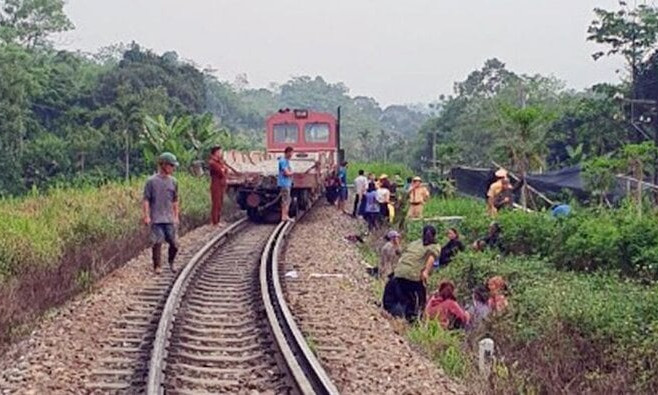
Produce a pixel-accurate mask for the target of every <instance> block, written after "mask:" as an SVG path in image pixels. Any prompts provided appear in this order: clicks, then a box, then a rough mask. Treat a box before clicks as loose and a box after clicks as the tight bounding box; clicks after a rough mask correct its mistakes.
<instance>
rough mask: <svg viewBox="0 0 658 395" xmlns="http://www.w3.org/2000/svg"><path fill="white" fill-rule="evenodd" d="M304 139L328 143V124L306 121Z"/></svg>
mask: <svg viewBox="0 0 658 395" xmlns="http://www.w3.org/2000/svg"><path fill="white" fill-rule="evenodd" d="M304 140H306V142H307V143H328V142H329V124H328V123H319V122H314V123H307V124H306V125H304Z"/></svg>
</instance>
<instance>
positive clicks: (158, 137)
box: [140, 115, 196, 166]
mask: <svg viewBox="0 0 658 395" xmlns="http://www.w3.org/2000/svg"><path fill="white" fill-rule="evenodd" d="M191 125H192V120H191V118H190V117H189V116H183V117H180V118H179V117H173V118H172V119H171V120H170V121H169V122H167V120H166V119H165V118H164V116H162V115H158V116H156V117H155V118H153V117H150V116H146V118H145V119H144V127H143V130H142V133H141V136H140V145H141V147H142V151H143V152H144V157H145V158H146V160H147V161H148V162H150V163H155V161H156V158H157V157H158V155H160V154H161V153H162V152H171V153H173V154H174V155H176V157H177V158H178V161H179V162H180V163H181V165H182V166H189V165H190V164H191V163H192V160H193V159H194V157H195V156H196V155H195V154H196V152H195V149H194V146H193V145H192V144H191V143H190V138H189V134H190V127H191Z"/></svg>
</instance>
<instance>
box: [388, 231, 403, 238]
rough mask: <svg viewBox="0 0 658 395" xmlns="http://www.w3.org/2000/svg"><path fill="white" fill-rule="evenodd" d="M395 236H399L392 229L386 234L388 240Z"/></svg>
mask: <svg viewBox="0 0 658 395" xmlns="http://www.w3.org/2000/svg"><path fill="white" fill-rule="evenodd" d="M396 237H400V234H399V233H398V232H396V231H394V230H391V231H389V232H388V233H387V234H386V238H388V239H389V240H392V239H395V238H396Z"/></svg>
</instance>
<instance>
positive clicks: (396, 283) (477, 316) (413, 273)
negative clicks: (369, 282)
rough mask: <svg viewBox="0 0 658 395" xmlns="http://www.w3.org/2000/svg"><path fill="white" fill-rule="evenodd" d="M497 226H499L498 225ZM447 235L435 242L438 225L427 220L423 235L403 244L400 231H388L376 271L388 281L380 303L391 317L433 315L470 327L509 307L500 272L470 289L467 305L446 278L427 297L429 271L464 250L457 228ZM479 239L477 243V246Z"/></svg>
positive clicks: (447, 322)
mask: <svg viewBox="0 0 658 395" xmlns="http://www.w3.org/2000/svg"><path fill="white" fill-rule="evenodd" d="M492 228H494V225H493V224H492ZM496 229H498V230H499V229H500V227H499V226H497V225H496ZM447 237H448V242H447V243H446V244H445V245H443V246H442V247H441V246H439V244H438V242H437V231H436V228H435V227H434V226H432V225H426V226H425V227H423V230H422V238H421V239H419V240H415V241H412V242H410V243H408V244H406V245H405V246H404V247H402V245H401V242H400V240H401V235H400V234H399V233H398V232H397V231H389V232H388V233H387V235H386V237H385V238H386V243H385V244H384V246H383V247H382V248H381V260H380V265H379V270H378V275H379V277H380V279H383V280H386V286H385V288H384V295H383V299H382V305H383V307H384V309H385V310H386V311H388V312H389V313H390V314H391V315H392V316H394V317H399V318H405V319H407V320H408V321H410V322H412V321H415V320H418V319H419V318H424V319H427V320H437V321H438V322H439V323H440V325H441V326H442V327H443V328H445V329H466V330H470V329H474V328H476V327H477V326H478V324H479V323H480V322H481V321H482V320H483V319H484V318H486V317H487V316H489V314H491V313H497V312H501V311H504V310H505V309H506V308H507V305H508V302H507V298H506V296H505V292H506V290H507V285H506V283H505V280H504V279H503V278H502V277H500V276H495V277H492V278H490V279H489V280H488V281H487V283H486V285H485V284H483V285H480V286H478V287H476V288H475V289H473V292H472V295H471V300H470V301H469V302H468V303H467V304H466V306H465V307H462V305H460V303H459V302H458V301H457V298H456V296H455V285H454V284H453V283H452V282H450V281H442V282H441V283H440V284H439V286H438V288H437V290H436V291H435V292H434V293H432V295H431V296H430V297H429V300H428V298H427V284H428V279H429V277H430V274H431V273H432V271H433V270H436V269H437V268H439V267H444V266H446V265H448V264H449V263H450V261H451V260H452V259H453V258H454V257H455V255H456V254H457V253H459V252H460V251H463V250H464V249H465V247H464V244H463V243H462V242H461V241H460V240H459V232H458V231H457V229H455V228H450V229H448V231H447ZM479 242H480V241H478V242H476V243H475V244H476V245H479ZM485 245H488V244H485ZM483 248H484V247H483Z"/></svg>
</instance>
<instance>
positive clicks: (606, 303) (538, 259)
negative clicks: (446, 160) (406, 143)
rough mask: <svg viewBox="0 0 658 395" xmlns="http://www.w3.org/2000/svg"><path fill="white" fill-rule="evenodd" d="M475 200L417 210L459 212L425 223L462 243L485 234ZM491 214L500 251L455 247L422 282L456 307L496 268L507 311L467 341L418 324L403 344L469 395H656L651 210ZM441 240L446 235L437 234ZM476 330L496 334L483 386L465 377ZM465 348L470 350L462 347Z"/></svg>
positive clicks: (411, 231) (656, 298)
mask: <svg viewBox="0 0 658 395" xmlns="http://www.w3.org/2000/svg"><path fill="white" fill-rule="evenodd" d="M483 207H484V204H483V203H482V202H478V201H475V200H470V199H455V200H441V199H433V200H432V201H431V202H430V203H429V204H428V205H427V207H426V214H427V216H429V217H436V216H438V215H443V216H454V215H460V216H463V219H462V220H461V222H459V223H452V224H450V223H444V222H440V221H432V220H430V221H429V222H431V223H433V224H435V225H437V226H439V228H441V229H445V228H446V227H448V226H456V227H457V228H458V229H459V230H460V231H461V232H462V238H463V240H464V242H465V243H466V244H468V243H470V242H472V241H473V240H474V239H476V238H477V237H480V236H482V235H483V234H484V233H485V232H486V228H487V226H488V224H489V221H490V219H488V218H487V217H486V216H485V215H484V208H483ZM497 220H498V221H499V222H500V224H501V226H502V231H503V233H502V236H503V237H502V240H503V246H504V253H503V254H501V253H500V252H499V251H497V250H496V251H489V252H486V253H475V252H471V251H469V252H465V253H462V254H460V255H458V256H457V259H456V260H455V261H454V262H452V263H451V264H450V265H448V266H447V267H444V268H441V269H440V270H439V271H438V272H436V273H435V274H433V276H432V277H431V279H430V285H429V289H430V291H432V290H434V289H435V288H436V287H437V286H438V284H439V282H440V281H442V280H443V279H450V280H452V281H453V282H454V283H455V284H456V286H457V290H458V295H457V296H458V299H459V300H460V301H461V302H463V303H466V302H469V301H470V291H471V290H472V289H473V287H474V286H476V285H477V284H482V283H483V282H484V281H485V280H486V279H488V278H490V277H492V276H494V275H502V276H503V277H504V278H505V279H506V280H507V281H508V285H509V290H508V293H509V298H510V306H511V307H510V309H509V311H508V312H507V313H505V314H503V315H500V316H496V317H495V318H494V319H492V320H490V321H489V322H488V323H487V324H486V325H485V327H484V328H481V329H480V330H479V331H476V332H475V333H472V334H469V335H468V336H464V334H461V333H451V332H446V331H445V330H442V329H441V328H440V327H439V326H437V325H436V324H432V323H421V324H419V325H416V326H414V327H412V328H410V329H409V332H408V336H409V337H410V339H411V340H412V341H413V342H415V343H417V344H419V345H421V346H423V347H424V348H425V349H426V350H427V351H428V353H429V354H430V355H431V356H432V358H433V359H435V360H436V361H437V363H439V364H440V365H441V366H442V367H443V368H444V369H445V370H446V371H447V372H449V373H450V374H452V375H456V376H461V377H464V376H466V377H468V380H469V383H471V384H473V387H472V389H473V390H474V391H476V392H484V391H490V390H491V389H492V387H491V385H493V389H494V391H495V392H500V393H512V392H521V393H527V392H530V393H535V392H539V393H542V392H548V393H552V392H557V391H563V390H565V389H566V388H570V389H571V390H573V391H574V392H601V391H604V390H613V392H628V391H632V392H636V393H655V391H656V390H657V389H658V381H657V380H656V375H655V374H654V372H655V368H656V365H655V363H656V361H658V354H656V352H657V351H656V350H658V315H657V314H656V311H657V310H656V309H655V305H656V303H658V287H657V286H656V282H655V281H651V279H654V280H656V279H658V271H656V264H655V262H657V261H658V259H657V258H658V255H656V252H657V251H658V220H656V218H655V216H638V215H637V211H636V209H635V207H634V205H632V204H630V203H629V204H628V206H627V207H624V208H622V209H620V210H607V209H585V208H577V209H576V212H575V214H574V215H573V216H570V217H568V218H562V219H559V220H556V219H553V218H551V217H550V216H549V215H548V214H547V213H524V212H521V211H514V212H502V213H501V214H500V215H499V218H498V219H497ZM420 226H421V223H412V224H410V225H409V226H408V227H407V234H406V237H407V239H409V240H413V239H417V238H418V237H420ZM441 242H442V243H444V242H446V237H445V236H444V232H442V237H441ZM562 269H567V270H562ZM582 271H587V272H588V273H583V272H582ZM619 273H623V274H627V275H632V276H635V280H629V279H624V277H620V276H619ZM637 280H639V281H637ZM483 336H490V337H493V339H495V341H496V344H497V347H498V348H497V349H498V351H497V353H498V356H499V357H502V359H499V362H500V363H499V364H498V366H497V367H496V369H494V377H493V380H491V381H490V382H479V380H478V376H479V374H478V373H477V372H475V369H476V362H475V360H476V356H475V353H477V341H478V340H480V339H481V338H482V337H483ZM469 349H470V350H472V351H473V353H471V352H466V353H465V352H464V351H465V350H469ZM620 361H624V363H620ZM547 366H550V367H551V368H550V369H547V368H546V367H547ZM480 386H481V387H480Z"/></svg>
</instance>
